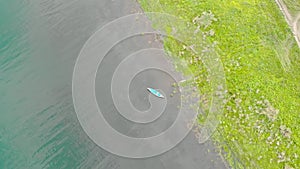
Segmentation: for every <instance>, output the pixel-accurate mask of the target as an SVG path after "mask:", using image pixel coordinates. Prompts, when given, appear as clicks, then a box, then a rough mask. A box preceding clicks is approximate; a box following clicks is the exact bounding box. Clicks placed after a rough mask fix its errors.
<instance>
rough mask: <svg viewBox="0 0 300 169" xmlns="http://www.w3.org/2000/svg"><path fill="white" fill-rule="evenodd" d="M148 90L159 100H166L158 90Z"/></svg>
mask: <svg viewBox="0 0 300 169" xmlns="http://www.w3.org/2000/svg"><path fill="white" fill-rule="evenodd" d="M147 90H148V91H149V92H150V93H152V94H153V95H154V96H156V97H159V98H165V97H164V96H163V95H162V94H160V93H159V92H158V91H157V90H155V89H152V88H149V87H148V88H147Z"/></svg>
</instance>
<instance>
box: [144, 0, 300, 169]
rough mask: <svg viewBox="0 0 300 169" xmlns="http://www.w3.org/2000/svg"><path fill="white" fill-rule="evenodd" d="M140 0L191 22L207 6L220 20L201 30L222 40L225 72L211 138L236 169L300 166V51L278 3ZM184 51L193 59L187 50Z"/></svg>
mask: <svg viewBox="0 0 300 169" xmlns="http://www.w3.org/2000/svg"><path fill="white" fill-rule="evenodd" d="M139 2H140V4H141V6H142V8H143V9H144V10H145V11H149V12H150V11H151V12H166V13H170V14H173V15H175V16H178V17H180V18H182V19H186V20H187V21H188V22H190V23H191V24H193V20H194V21H195V18H201V16H203V15H205V13H203V12H206V14H207V13H209V14H212V15H213V16H214V18H216V19H213V20H212V23H211V24H208V25H207V26H206V27H201V28H200V29H201V31H207V32H212V33H211V36H208V37H207V38H208V39H209V40H210V41H211V42H217V44H218V45H217V47H216V50H217V52H218V54H219V56H220V58H221V61H222V63H223V66H224V70H225V75H226V84H227V90H228V92H227V93H228V96H227V97H226V98H227V100H226V106H225V109H224V116H222V117H221V119H220V120H221V123H220V125H219V126H218V128H217V131H218V132H215V134H214V136H213V138H214V141H215V142H216V144H217V145H218V147H220V151H222V152H225V153H223V154H224V156H225V158H226V159H227V160H228V162H229V164H230V165H231V166H233V167H236V168H243V167H246V168H264V169H268V168H270V169H276V168H288V167H290V168H295V169H296V168H300V157H299V156H300V147H299V144H300V127H299V124H300V115H299V114H300V55H299V54H300V51H299V48H298V46H297V44H296V42H295V40H294V39H293V36H292V33H291V30H290V28H289V27H288V25H287V24H286V22H285V20H284V18H283V16H282V14H281V12H280V11H279V9H278V7H277V5H276V3H275V2H273V1H266V0H263V1H258V0H247V1H242V0H235V1H223V0H206V1H202V0H190V1H186V0H160V1H157V0H139ZM209 11H211V13H210V12H209ZM164 43H165V48H166V50H169V51H170V52H173V53H176V54H177V53H178V52H183V51H184V50H185V49H184V48H183V47H182V44H179V43H177V42H173V41H165V42H164ZM182 55H183V57H185V58H188V57H192V56H191V55H189V54H188V53H187V52H186V53H184V52H183V53H182ZM199 62H200V61H199ZM195 65H196V66H195ZM197 65H198V63H197V60H194V61H193V62H191V64H190V65H189V66H190V67H192V69H193V71H195V73H196V74H197V73H198V74H199V72H202V71H203V70H201V69H200V68H199V70H198V69H197V67H198V66H197ZM199 81H201V79H199ZM199 84H201V83H199ZM199 89H200V90H201V85H200V88H199ZM201 93H202V92H201ZM199 160H201V159H199ZM237 161H238V164H237V163H236V162H237Z"/></svg>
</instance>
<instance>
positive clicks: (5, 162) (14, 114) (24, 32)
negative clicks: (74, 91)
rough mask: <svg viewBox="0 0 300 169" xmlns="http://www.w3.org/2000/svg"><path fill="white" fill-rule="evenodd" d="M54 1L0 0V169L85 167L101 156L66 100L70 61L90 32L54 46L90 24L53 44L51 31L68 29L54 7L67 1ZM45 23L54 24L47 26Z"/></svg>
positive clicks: (101, 152)
mask: <svg viewBox="0 0 300 169" xmlns="http://www.w3.org/2000/svg"><path fill="white" fill-rule="evenodd" d="M54 3H56V2H54V1H35V2H33V1H29V0H28V1H26V0H23V1H20V0H8V1H7V0H5V1H4V0H1V1H0V30H1V31H0V168H1V169H2V168H3V169H10V168H11V169H16V168H30V169H34V168H55V169H57V168H90V167H93V166H96V165H99V163H100V162H101V160H102V159H103V158H105V156H106V155H107V154H106V153H105V152H103V151H102V150H101V149H100V148H98V147H97V146H96V145H95V144H93V143H92V142H91V141H90V140H89V139H88V138H87V136H86V135H85V133H84V132H83V131H82V129H81V127H80V126H79V123H78V121H77V119H76V115H75V112H74V108H73V105H72V96H71V75H72V68H73V64H74V61H75V58H76V57H77V55H76V53H77V52H78V51H79V50H80V48H81V47H80V46H81V45H82V43H84V41H85V39H84V38H87V37H88V33H91V31H89V32H87V33H86V34H85V35H82V36H80V35H79V37H83V38H81V41H80V42H79V40H78V41H75V42H74V41H73V42H72V43H70V45H69V46H68V45H65V46H64V47H65V49H61V50H58V49H60V48H58V46H59V45H60V44H62V43H66V41H68V40H69V39H70V37H71V36H73V34H76V33H79V32H80V31H82V30H83V29H86V30H90V29H89V28H88V27H85V28H82V29H81V30H80V29H79V28H78V29H77V30H75V32H72V33H73V34H70V35H64V36H65V37H63V38H61V39H60V41H59V42H57V43H56V42H55V41H54V40H53V39H51V38H53V37H54V38H55V37H58V36H60V33H59V31H57V30H58V29H60V30H61V31H64V30H63V29H68V28H63V27H60V25H59V19H65V18H64V16H62V15H61V14H62V13H58V12H57V11H59V10H60V9H62V8H64V7H69V6H70V5H71V3H68V2H66V3H65V4H60V5H59V4H58V5H56V6H55V4H54ZM37 6H38V7H39V8H37ZM49 19H50V20H49ZM66 21H67V20H66ZM51 22H52V23H54V22H55V23H58V24H57V25H56V27H55V26H54V27H51V29H49V27H48V26H49V25H50V24H51ZM91 22H92V21H91ZM47 24H49V25H47ZM76 31H77V32H76ZM67 36H68V37H67ZM77 39H80V38H78V37H77ZM68 47H69V49H71V48H73V49H74V50H72V51H68V50H69V49H66V48H68Z"/></svg>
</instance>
